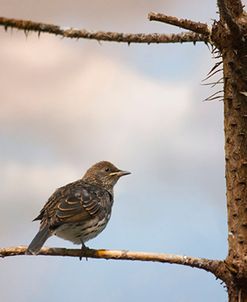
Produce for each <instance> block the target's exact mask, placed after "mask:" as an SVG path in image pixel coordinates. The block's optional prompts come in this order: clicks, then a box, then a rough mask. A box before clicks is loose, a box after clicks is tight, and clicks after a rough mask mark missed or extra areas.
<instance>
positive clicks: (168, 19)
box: [148, 13, 210, 37]
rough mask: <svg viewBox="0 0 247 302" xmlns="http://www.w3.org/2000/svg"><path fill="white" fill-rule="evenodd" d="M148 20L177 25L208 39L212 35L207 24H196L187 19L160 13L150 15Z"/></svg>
mask: <svg viewBox="0 0 247 302" xmlns="http://www.w3.org/2000/svg"><path fill="white" fill-rule="evenodd" d="M148 18H149V20H150V21H159V22H164V23H167V24H170V25H175V26H178V27H181V28H184V29H188V30H191V31H193V32H195V33H198V34H203V35H205V36H207V37H208V36H209V35H210V29H209V27H208V25H207V24H206V23H201V22H194V21H191V20H187V19H178V18H176V17H172V16H167V15H164V14H158V13H149V15H148Z"/></svg>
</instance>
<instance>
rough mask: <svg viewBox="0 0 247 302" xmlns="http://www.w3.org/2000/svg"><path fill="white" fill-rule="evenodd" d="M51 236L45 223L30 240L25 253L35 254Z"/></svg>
mask: <svg viewBox="0 0 247 302" xmlns="http://www.w3.org/2000/svg"><path fill="white" fill-rule="evenodd" d="M50 236H51V231H50V230H49V226H48V225H46V226H45V227H44V228H42V229H41V230H39V231H38V233H37V234H36V236H35V237H34V238H33V240H32V242H31V243H30V244H29V246H28V248H27V251H26V254H27V255H37V254H38V252H39V251H40V249H41V248H42V246H43V244H44V243H45V242H46V240H47V239H48V238H49V237H50Z"/></svg>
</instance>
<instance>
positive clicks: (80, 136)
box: [0, 0, 246, 302]
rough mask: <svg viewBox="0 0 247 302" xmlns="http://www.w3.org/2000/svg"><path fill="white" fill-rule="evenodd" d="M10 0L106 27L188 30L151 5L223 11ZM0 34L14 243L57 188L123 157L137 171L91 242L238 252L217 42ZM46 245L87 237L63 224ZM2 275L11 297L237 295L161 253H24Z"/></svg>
mask: <svg viewBox="0 0 247 302" xmlns="http://www.w3.org/2000/svg"><path fill="white" fill-rule="evenodd" d="M245 4H246V3H245ZM0 7H1V15H2V16H4V17H13V18H23V19H31V20H33V21H43V22H47V23H54V24H58V25H61V26H64V27H76V28H85V29H88V30H93V31H96V30H106V31H107V30H111V31H120V32H146V33H148V32H159V33H171V32H180V30H179V29H177V28H175V27H171V26H168V25H165V24H161V23H157V22H149V21H148V19H147V14H148V13H149V12H150V11H155V12H163V13H166V14H168V15H174V16H177V17H184V18H191V19H192V20H195V21H201V22H208V23H209V24H211V23H212V19H217V13H216V12H217V8H216V1H215V0H208V1H206V2H201V1H197V2H196V3H195V1H181V0H180V1H179V0H173V1H171V0H163V1H159V0H153V1H148V0H136V1H131V0H125V1H123V0H121V1H120V0H115V1H113V0H108V1H102V0H94V1H84V0H82V1H78V0H71V1H61V0H60V1H58V0H49V1H48V0H43V1H31V0H23V1H17V0H0ZM0 39H1V45H0V66H1V68H0V81H1V90H0V144H1V147H0V161H1V162H0V164H1V169H0V177H1V186H0V213H1V220H0V246H1V247H5V246H16V245H27V244H29V242H30V241H31V239H32V238H33V236H34V235H35V233H36V232H37V230H38V223H37V222H35V223H32V219H33V218H34V217H36V216H37V214H38V213H39V211H40V209H41V208H42V207H43V205H44V203H45V202H46V200H47V198H48V197H49V196H50V195H51V193H53V191H54V190H55V189H56V188H57V187H60V186H62V185H64V184H66V183H68V182H71V181H73V180H76V179H78V178H80V177H81V176H82V175H83V174H84V172H85V170H86V169H87V168H88V167H89V166H91V165H92V164H94V163H95V162H97V161H100V160H109V161H111V162H113V163H114V164H115V165H117V166H118V167H119V168H121V169H124V170H129V171H131V172H132V174H131V175H130V176H128V177H126V178H123V179H121V181H119V183H118V185H117V186H116V189H115V204H114V208H113V214H112V218H111V220H110V223H109V224H108V227H107V228H106V230H105V231H104V232H103V233H102V234H101V235H100V236H99V237H98V238H96V239H94V240H92V241H90V242H89V243H88V245H89V246H90V247H92V248H107V249H124V250H139V251H146V252H148V251H150V252H164V253H174V254H182V255H190V256H198V257H208V258H214V259H216V258H217V259H222V258H224V257H225V256H226V254H227V222H226V205H225V181H224V144H223V141H224V137H223V106H222V105H223V104H222V102H218V101H213V102H203V100H204V99H205V98H207V97H208V96H209V95H211V94H212V93H214V92H215V91H214V90H212V89H210V88H209V87H208V86H202V80H203V79H204V78H205V77H206V75H207V73H208V72H209V70H210V69H211V68H212V67H213V65H214V64H215V62H216V60H213V59H212V55H211V53H210V50H209V48H208V47H207V46H206V45H205V44H204V43H197V44H196V46H194V45H193V44H174V45H172V44H170V45H169V44H168V45H162V44H160V45H149V46H148V45H135V44H131V45H130V46H127V45H126V44H117V43H107V42H102V43H98V42H97V41H87V40H80V41H75V40H68V39H61V38H59V37H55V36H51V35H48V34H41V36H40V37H39V38H38V35H37V34H36V33H30V34H29V35H28V36H27V37H26V36H25V34H24V32H20V31H19V32H18V31H16V30H13V31H11V30H9V31H8V32H7V33H6V32H5V31H4V28H0ZM220 76H221V75H220V74H218V75H217V76H216V78H215V79H216V80H217V79H219V78H220ZM220 89H221V87H219V88H218V90H220ZM46 245H47V246H62V247H70V248H71V247H74V246H73V244H72V243H70V242H66V241H63V240H62V239H58V238H55V237H54V238H50V239H49V240H48V241H47V243H46ZM0 284H1V285H0V288H1V290H0V298H1V300H2V301H17V300H18V301H19V302H24V301H25V302H27V301H36V302H39V301H51V300H52V301H74V300H81V301H99V300H100V301H109V302H111V301H120V302H122V301H150V300H151V299H152V300H155V301H170V302H173V301H174V302H175V301H176V302H177V301H179V302H185V301H186V302H187V301H190V302H191V301H205V302H206V301H212V302H213V301H217V302H219V301H226V291H225V289H224V288H223V286H222V285H220V282H219V281H216V280H215V278H214V277H213V276H212V275H211V274H209V273H206V272H204V271H200V270H197V269H191V268H186V267H183V266H176V265H166V264H154V263H138V262H127V261H105V260H93V259H89V260H88V261H86V260H82V261H81V262H80V261H79V260H78V259H74V258H59V257H43V256H39V257H13V258H6V259H2V260H1V269H0Z"/></svg>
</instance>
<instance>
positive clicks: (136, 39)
mask: <svg viewBox="0 0 247 302" xmlns="http://www.w3.org/2000/svg"><path fill="white" fill-rule="evenodd" d="M0 26H3V27H4V28H5V30H7V29H8V28H16V29H19V30H23V31H24V32H25V33H26V34H28V32H30V31H34V32H38V35H40V33H49V34H54V35H58V36H62V37H64V38H72V39H92V40H98V41H112V42H113V41H114V42H125V43H128V44H130V43H147V44H151V43H183V42H193V43H195V42H209V39H208V37H207V36H205V35H202V34H198V33H194V32H186V33H183V32H182V33H180V34H167V35H166V34H157V33H151V34H144V33H137V34H131V33H130V34H125V33H118V32H104V31H98V32H91V31H87V30H85V29H74V28H67V29H65V28H63V27H61V26H58V25H54V24H46V23H41V22H33V21H28V20H19V19H10V18H4V17H0Z"/></svg>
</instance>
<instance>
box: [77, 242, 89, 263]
mask: <svg viewBox="0 0 247 302" xmlns="http://www.w3.org/2000/svg"><path fill="white" fill-rule="evenodd" d="M87 250H89V247H87V246H86V245H85V244H84V242H82V243H81V256H80V257H79V259H80V261H81V259H82V257H83V254H84V252H85V251H87ZM86 260H87V261H88V258H87V257H86Z"/></svg>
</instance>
